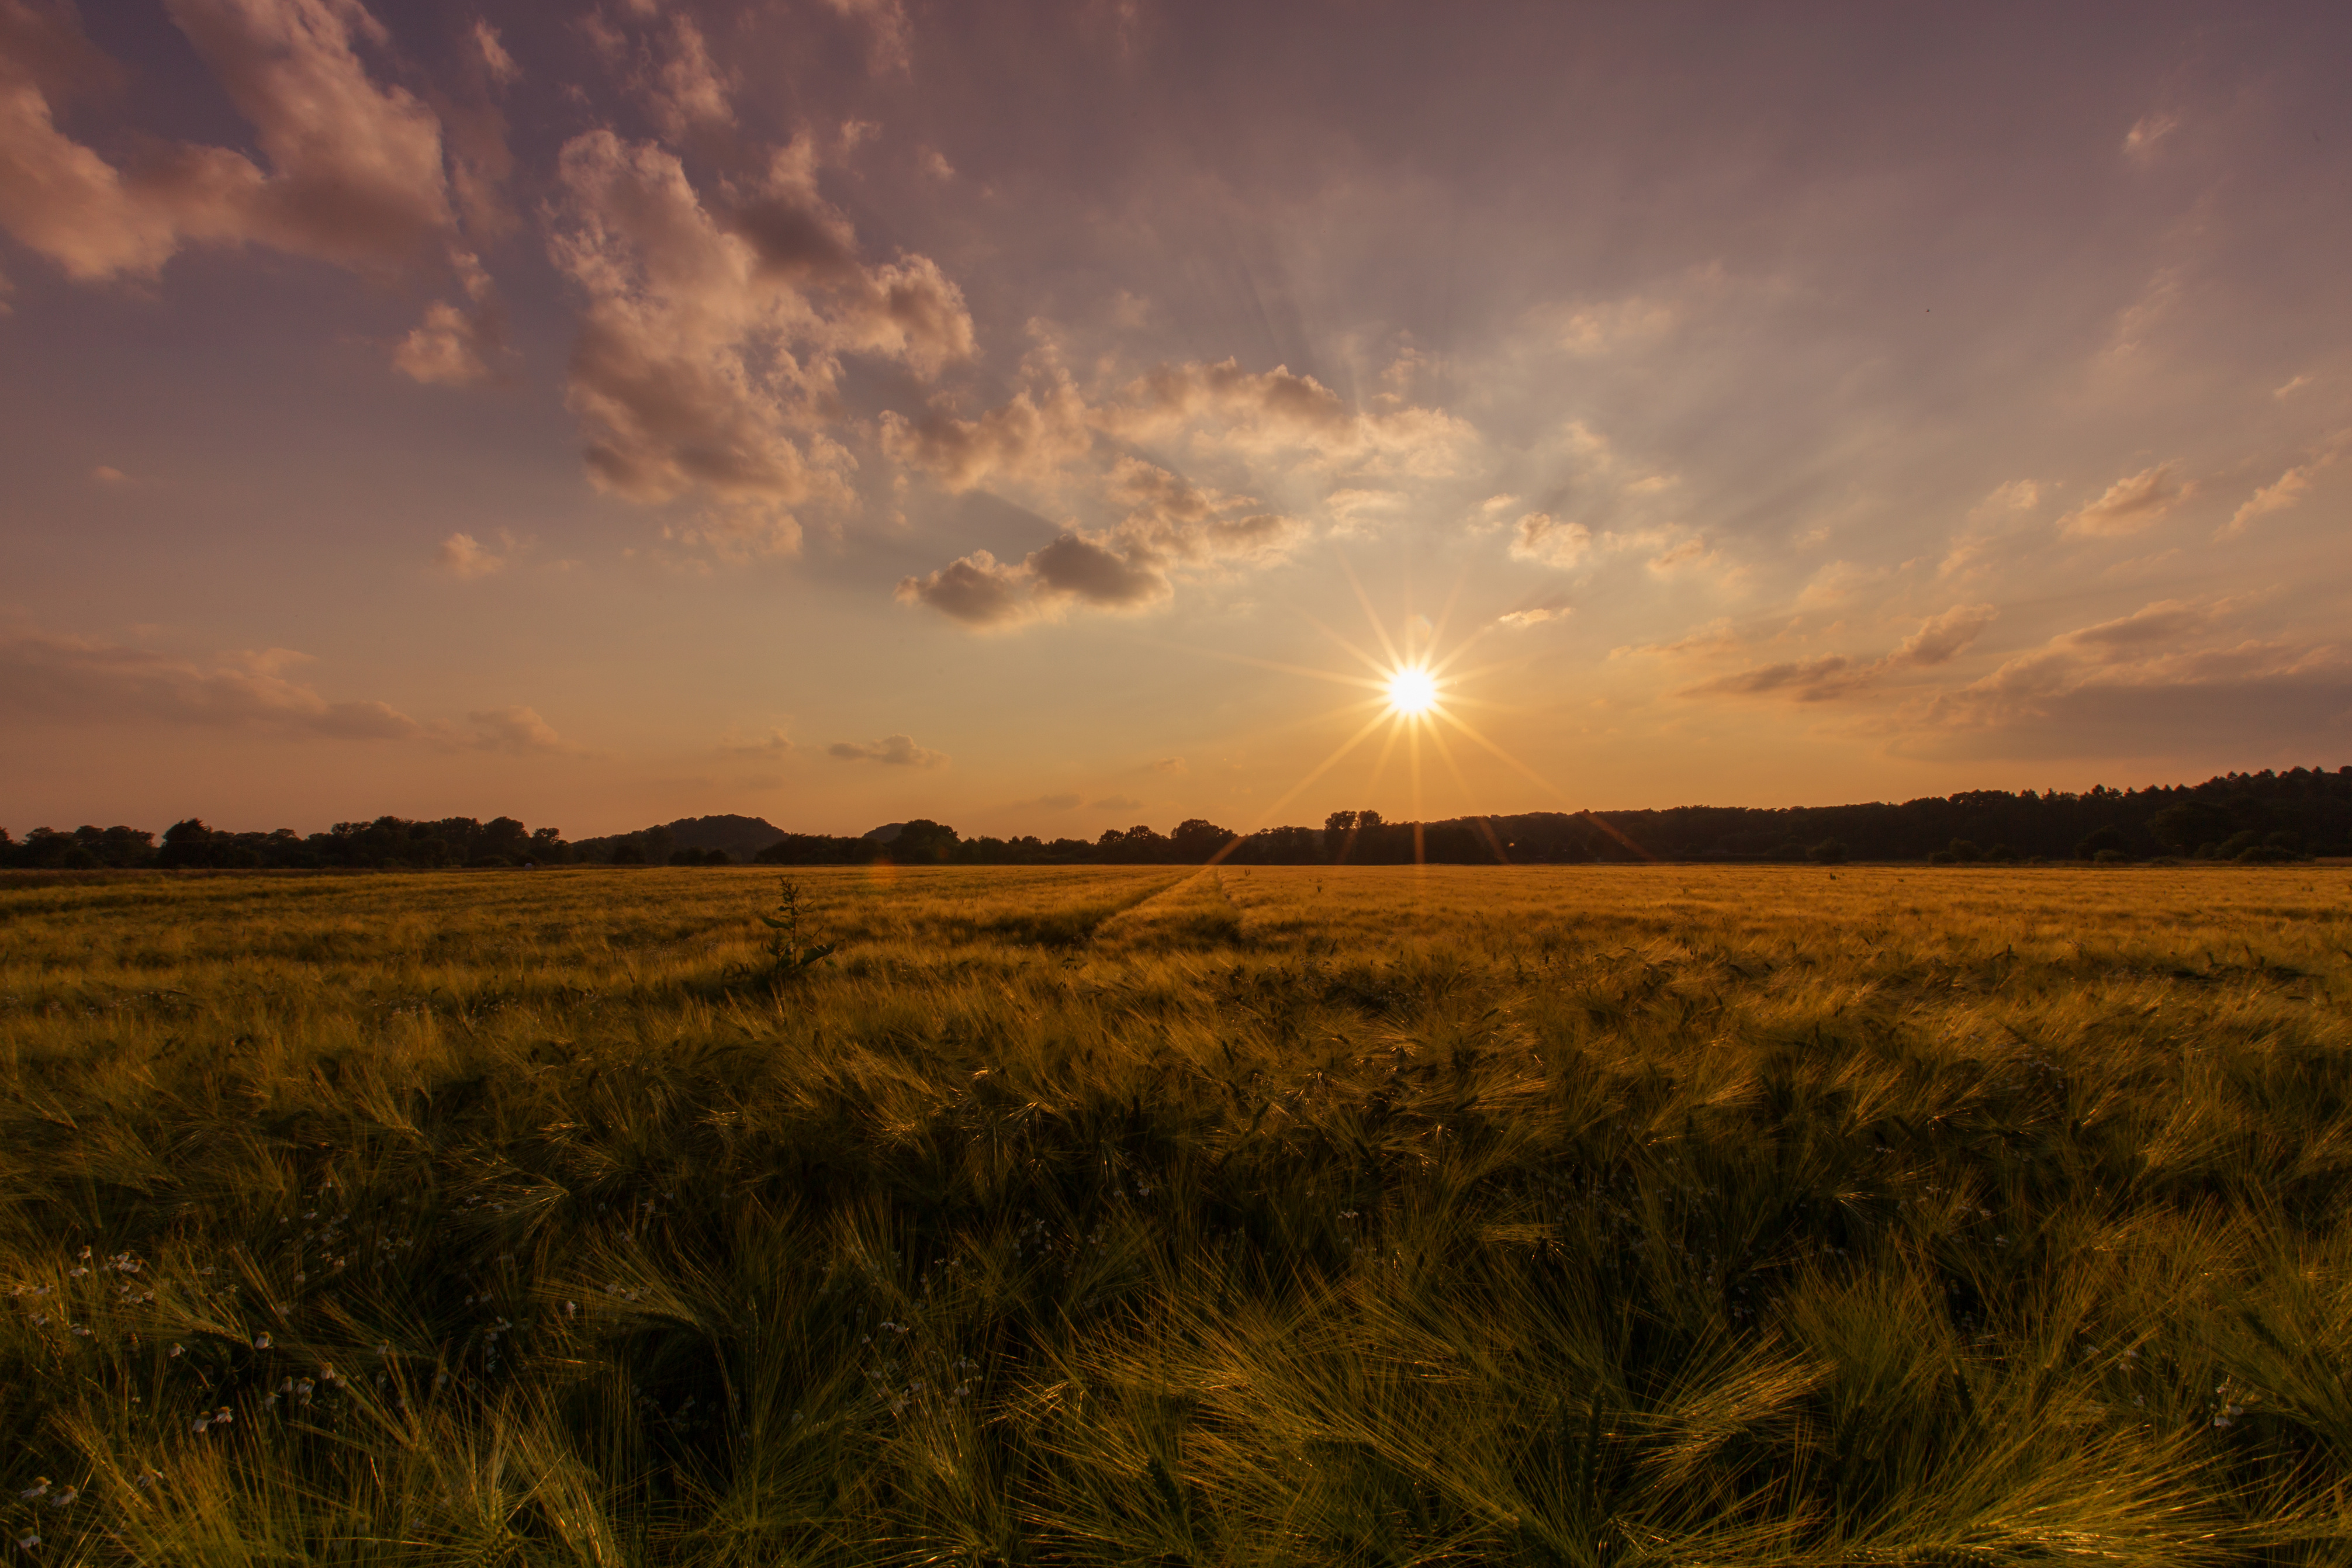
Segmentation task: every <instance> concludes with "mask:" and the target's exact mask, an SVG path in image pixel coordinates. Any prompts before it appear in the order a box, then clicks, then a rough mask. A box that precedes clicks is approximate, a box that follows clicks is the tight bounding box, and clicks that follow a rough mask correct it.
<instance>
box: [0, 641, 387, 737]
mask: <svg viewBox="0 0 2352 1568" xmlns="http://www.w3.org/2000/svg"><path fill="white" fill-rule="evenodd" d="M309 662H310V659H309V655H307V654H303V653H294V652H292V651H291V650H289V649H285V648H270V649H264V650H260V651H257V652H251V653H237V654H233V655H230V656H228V657H226V659H225V660H224V661H223V662H222V663H220V664H212V665H205V664H197V663H195V662H194V661H192V660H186V659H175V658H173V657H170V656H169V655H166V654H162V653H149V652H147V651H145V650H143V649H138V648H129V647H123V646H121V645H119V644H113V643H100V642H94V641H89V640H85V639H79V638H70V637H42V636H20V637H16V638H11V639H7V640H5V641H0V712H5V713H8V714H11V715H13V716H16V717H19V718H28V717H37V718H42V719H47V720H50V721H53V722H63V723H90V724H127V723H168V724H185V725H196V726H205V727H220V728H234V729H252V730H262V731H276V732H278V733H281V734H291V735H302V736H310V737H320V738H328V739H335V740H405V739H412V738H415V737H420V736H422V735H424V734H425V727H424V726H423V725H420V724H419V723H417V721H416V720H415V719H413V718H411V717H409V716H407V715H406V714H404V713H401V712H399V711H398V710H397V709H394V708H393V707H390V706H387V705H385V704H383V703H380V702H350V701H335V700H333V699H331V698H329V697H326V696H324V695H320V692H319V691H318V690H317V689H316V688H315V687H312V686H309V685H302V684H301V683H299V682H298V681H295V680H293V679H290V678H289V675H288V674H287V672H288V671H289V670H290V669H292V668H294V667H296V666H298V665H300V664H307V663H309Z"/></svg>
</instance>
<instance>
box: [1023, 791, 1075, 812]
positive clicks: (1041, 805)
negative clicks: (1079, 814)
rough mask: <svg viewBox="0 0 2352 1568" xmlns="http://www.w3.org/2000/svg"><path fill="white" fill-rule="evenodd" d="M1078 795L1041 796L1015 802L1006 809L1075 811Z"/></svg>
mask: <svg viewBox="0 0 2352 1568" xmlns="http://www.w3.org/2000/svg"><path fill="white" fill-rule="evenodd" d="M1078 799H1079V798H1078V797H1077V796H1076V795H1040V796H1038V797H1037V798H1036V799H1035V800H1015V801H1013V804H1012V805H1010V806H1008V807H1006V808H1005V810H1009V811H1075V810H1077V809H1078Z"/></svg>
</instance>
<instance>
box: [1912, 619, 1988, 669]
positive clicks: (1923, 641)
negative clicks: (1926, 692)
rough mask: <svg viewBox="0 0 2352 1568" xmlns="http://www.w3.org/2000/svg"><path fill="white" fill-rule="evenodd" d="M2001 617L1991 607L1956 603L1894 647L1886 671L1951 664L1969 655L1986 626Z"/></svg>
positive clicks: (1921, 625) (1928, 620)
mask: <svg viewBox="0 0 2352 1568" xmlns="http://www.w3.org/2000/svg"><path fill="white" fill-rule="evenodd" d="M1999 619H2000V611H1998V610H1995V609H1994V608H1993V607H1992V606H1991V605H1990V604H1956V605H1954V606H1953V607H1952V608H1951V609H1949V610H1947V611H1945V612H1943V613H1942V614H1941V615H1931V616H1929V617H1928V618H1927V620H1926V621H1924V622H1921V623H1920V626H1919V630H1917V631H1916V632H1912V633H1911V635H1910V636H1908V637H1906V638H1905V639H1904V640H1903V641H1902V642H1901V643H1897V644H1896V645H1895V651H1894V652H1893V653H1889V654H1887V655H1886V658H1885V661H1884V663H1885V666H1886V667H1887V668H1890V669H1892V668H1899V667H1902V666H1905V665H1910V666H1915V667H1919V668H1925V667H1927V666H1930V665H1935V664H1949V663H1951V662H1952V661H1953V660H1954V659H1956V658H1958V656H1959V655H1960V654H1962V653H1966V652H1968V650H1969V648H1970V647H1971V646H1973V645H1974V644H1975V643H1976V640H1977V639H1978V638H1979V637H1981V636H1983V635H1984V630H1985V628H1986V627H1988V626H1990V625H1991V624H1992V623H1993V622H1995V621H1997V620H1999Z"/></svg>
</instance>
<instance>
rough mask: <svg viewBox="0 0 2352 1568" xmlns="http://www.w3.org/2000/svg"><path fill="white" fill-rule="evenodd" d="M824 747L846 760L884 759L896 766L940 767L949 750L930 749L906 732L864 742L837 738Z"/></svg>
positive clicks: (890, 765) (830, 753) (890, 764)
mask: <svg viewBox="0 0 2352 1568" xmlns="http://www.w3.org/2000/svg"><path fill="white" fill-rule="evenodd" d="M824 749H825V754H826V755H827V756H829V757H837V758H840V759H841V760H842V761H844V762H880V763H883V764H886V765H887V766H889V767H893V768H937V767H940V765H942V764H943V763H945V762H946V761H947V760H948V758H947V755H946V753H944V752H939V751H930V750H927V749H925V748H924V747H919V746H917V745H916V744H915V743H914V741H913V740H912V739H911V738H910V737H907V736H903V735H886V736H884V737H882V738H881V739H879V740H868V741H864V742H858V741H849V740H836V741H835V742H834V743H833V744H832V745H831V746H828V747H825V748H824Z"/></svg>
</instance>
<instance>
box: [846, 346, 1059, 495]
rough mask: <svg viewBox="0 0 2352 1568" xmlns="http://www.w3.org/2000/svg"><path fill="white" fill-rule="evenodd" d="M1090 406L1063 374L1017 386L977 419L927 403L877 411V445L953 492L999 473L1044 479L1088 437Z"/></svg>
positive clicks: (970, 487) (962, 491)
mask: <svg viewBox="0 0 2352 1568" xmlns="http://www.w3.org/2000/svg"><path fill="white" fill-rule="evenodd" d="M1093 423H1094V421H1093V415H1092V412H1091V411H1090V410H1089V409H1088V408H1087V404H1086V400H1085V399H1084V398H1083V397H1081V396H1080V395H1079V393H1078V390H1077V388H1076V385H1075V384H1074V383H1073V382H1071V381H1070V379H1069V377H1068V376H1067V375H1066V374H1058V373H1057V374H1052V375H1049V376H1047V377H1045V379H1044V380H1043V381H1042V382H1040V384H1038V385H1035V386H1032V387H1025V388H1024V389H1023V390H1022V391H1020V392H1016V393H1014V394H1013V397H1011V398H1010V399H1008V400H1007V401H1006V402H1003V403H1002V404H1000V405H999V406H997V407H996V408H993V409H991V410H989V411H988V412H987V413H983V414H982V415H981V416H980V417H979V418H977V419H961V418H959V417H957V416H956V415H955V414H954V413H950V412H949V411H947V410H945V409H942V408H937V407H934V408H931V409H929V410H926V411H925V412H924V413H921V414H919V415H918V416H916V417H914V418H912V419H909V418H908V416H906V415H905V414H902V413H898V412H897V411H895V410H893V411H890V412H887V413H884V414H883V415H882V421H881V433H882V450H883V451H884V452H885V453H887V455H889V456H890V457H891V458H893V459H894V460H896V461H898V462H900V463H904V464H906V465H908V466H910V467H913V468H918V469H920V470H922V471H923V472H924V473H927V474H929V476H931V478H932V479H933V480H935V481H936V482H937V483H938V484H939V485H940V487H941V488H943V489H945V490H947V491H948V492H950V494H953V495H961V494H963V493H964V492H965V491H967V490H971V489H972V488H974V487H975V486H979V485H981V484H982V483H983V482H984V481H986V480H988V479H991V478H993V477H995V476H999V475H1002V476H1006V477H1008V478H1013V479H1026V480H1031V481H1033V482H1034V481H1044V480H1047V479H1050V478H1051V477H1052V476H1054V475H1055V473H1057V472H1058V471H1059V470H1060V469H1061V468H1062V466H1063V465H1066V464H1069V463H1072V462H1075V461H1076V460H1077V459H1078V458H1081V457H1083V456H1085V455H1086V454H1087V451H1088V449H1089V448H1091V447H1092V446H1093V444H1094V429H1093Z"/></svg>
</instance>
